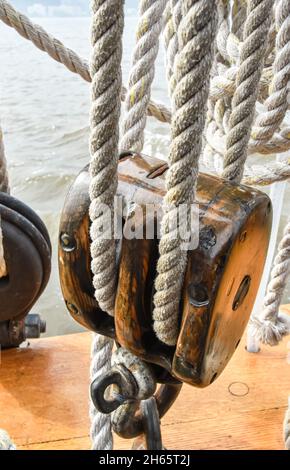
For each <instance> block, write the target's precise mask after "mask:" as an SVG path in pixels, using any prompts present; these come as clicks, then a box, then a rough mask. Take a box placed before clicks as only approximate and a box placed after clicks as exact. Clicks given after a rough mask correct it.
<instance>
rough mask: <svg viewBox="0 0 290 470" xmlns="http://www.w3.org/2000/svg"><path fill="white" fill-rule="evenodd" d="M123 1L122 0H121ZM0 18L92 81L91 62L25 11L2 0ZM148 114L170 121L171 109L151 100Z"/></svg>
mask: <svg viewBox="0 0 290 470" xmlns="http://www.w3.org/2000/svg"><path fill="white" fill-rule="evenodd" d="M120 1H121V0H120ZM0 19H1V20H2V21H3V22H4V23H5V24H6V25H7V26H10V27H12V28H14V29H15V30H16V31H17V32H18V33H19V34H20V35H21V36H22V37H24V38H25V39H28V40H29V41H31V42H32V43H33V44H34V45H35V46H36V47H37V48H38V49H40V50H41V51H43V52H46V53H47V54H48V55H49V56H50V57H51V58H52V59H54V60H56V61H57V62H60V63H61V64H63V65H64V66H65V67H66V68H67V69H68V70H70V71H71V72H73V73H76V74H78V75H80V76H81V77H82V78H83V79H84V80H86V81H87V82H90V81H91V75H90V70H89V64H88V62H87V60H86V59H83V58H82V57H80V56H79V55H78V54H76V52H74V51H73V50H72V49H70V48H68V47H66V46H65V45H64V44H63V43H62V42H61V41H59V40H58V39H57V38H56V37H54V36H52V35H51V34H48V33H47V31H45V29H44V28H43V27H42V26H40V25H38V24H35V23H33V22H32V21H31V20H30V19H29V18H28V17H27V16H25V15H24V14H23V13H20V12H19V11H17V10H16V9H15V8H14V7H13V6H12V5H11V4H10V3H9V2H7V1H6V0H0ZM126 93H127V90H126V88H125V87H123V88H122V99H125V96H126ZM148 115H149V116H154V117H155V118H156V119H158V120H159V121H161V122H170V120H171V111H170V110H169V109H168V108H167V107H166V106H165V105H163V104H162V103H155V102H153V101H150V103H149V105H148Z"/></svg>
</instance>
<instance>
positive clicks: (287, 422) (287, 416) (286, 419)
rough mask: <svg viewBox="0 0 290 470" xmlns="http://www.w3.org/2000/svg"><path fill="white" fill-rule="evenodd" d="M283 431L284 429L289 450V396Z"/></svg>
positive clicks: (286, 445)
mask: <svg viewBox="0 0 290 470" xmlns="http://www.w3.org/2000/svg"><path fill="white" fill-rule="evenodd" d="M283 431H284V442H285V447H286V449H287V450H290V397H289V406H288V409H287V411H286V415H285V419H284V425H283Z"/></svg>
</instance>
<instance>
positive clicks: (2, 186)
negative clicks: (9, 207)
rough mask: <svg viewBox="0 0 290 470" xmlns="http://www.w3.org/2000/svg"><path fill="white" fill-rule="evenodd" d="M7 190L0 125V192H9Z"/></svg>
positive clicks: (6, 174) (5, 164)
mask: <svg viewBox="0 0 290 470" xmlns="http://www.w3.org/2000/svg"><path fill="white" fill-rule="evenodd" d="M9 191H10V189H9V179H8V169H7V162H6V158H5V151H4V142H3V133H2V129H1V127H0V192H2V193H9Z"/></svg>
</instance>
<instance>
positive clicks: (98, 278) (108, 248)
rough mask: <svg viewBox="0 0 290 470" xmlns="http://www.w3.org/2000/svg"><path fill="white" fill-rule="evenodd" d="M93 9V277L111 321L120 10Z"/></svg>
mask: <svg viewBox="0 0 290 470" xmlns="http://www.w3.org/2000/svg"><path fill="white" fill-rule="evenodd" d="M92 7H93V21H92V45H93V53H92V61H91V76H92V107H91V136H90V151H91V163H90V174H91V184H90V198H91V206H90V218H91V222H92V225H91V239H92V245H91V255H92V272H93V274H94V278H93V284H94V287H95V295H96V299H97V301H98V303H99V305H100V307H101V308H102V309H103V310H104V311H106V312H108V313H110V314H112V315H113V314H114V302H115V294H116V274H117V269H116V259H115V256H116V250H115V239H114V234H113V233H112V231H111V223H110V222H111V217H113V215H112V214H113V206H114V197H115V194H116V190H117V184H118V179H117V165H118V144H119V119H120V109H121V99H120V96H121V86H122V72H121V59H122V34H123V27H124V11H123V10H124V6H123V1H120V0H94V1H93V2H92ZM103 205H106V207H107V208H109V210H110V211H111V212H112V214H108V212H107V211H105V212H104V209H103ZM106 218H107V221H106V220H105V219H106ZM108 219H109V220H108ZM108 222H109V223H108Z"/></svg>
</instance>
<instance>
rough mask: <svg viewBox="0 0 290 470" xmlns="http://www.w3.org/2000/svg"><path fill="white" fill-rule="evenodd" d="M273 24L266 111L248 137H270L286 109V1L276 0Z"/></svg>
mask: <svg viewBox="0 0 290 470" xmlns="http://www.w3.org/2000/svg"><path fill="white" fill-rule="evenodd" d="M275 20H276V27H277V36H276V55H275V61H274V64H273V81H272V83H271V88H270V89H271V93H270V96H269V97H268V98H267V100H266V101H265V103H264V106H265V108H266V111H264V112H262V113H261V114H259V115H258V118H257V120H256V122H255V125H254V127H253V130H252V139H254V140H256V141H257V144H258V145H259V142H260V141H265V140H267V141H268V140H269V139H271V137H272V136H273V135H274V133H275V132H276V131H277V130H278V129H279V126H280V125H281V123H282V121H283V120H284V118H285V115H286V112H287V109H288V93H289V91H288V83H289V79H290V2H289V0H280V1H279V2H278V3H277V4H276V8H275Z"/></svg>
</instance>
